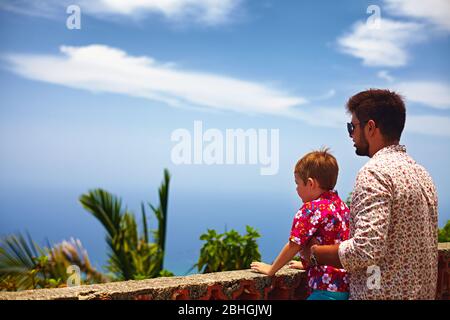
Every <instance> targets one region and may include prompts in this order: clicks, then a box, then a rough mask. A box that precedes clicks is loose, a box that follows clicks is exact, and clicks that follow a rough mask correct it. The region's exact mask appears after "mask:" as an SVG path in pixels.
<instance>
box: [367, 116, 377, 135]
mask: <svg viewBox="0 0 450 320" xmlns="http://www.w3.org/2000/svg"><path fill="white" fill-rule="evenodd" d="M366 127H367V129H368V131H369V135H371V136H372V135H374V134H375V129H376V128H377V124H376V123H375V121H373V120H369V121H367V124H366Z"/></svg>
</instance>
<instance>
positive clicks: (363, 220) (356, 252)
mask: <svg viewBox="0 0 450 320" xmlns="http://www.w3.org/2000/svg"><path fill="white" fill-rule="evenodd" d="M354 195H358V197H357V198H358V200H357V201H353V202H352V210H354V211H355V212H356V216H355V224H354V226H355V228H354V230H353V231H352V234H353V236H352V238H351V239H349V240H345V241H343V242H341V243H340V244H336V245H329V246H312V247H311V250H312V252H314V254H315V257H316V260H317V263H318V264H320V265H331V266H334V267H339V268H343V269H346V270H347V271H350V272H352V271H354V270H359V269H362V268H367V267H369V266H370V265H376V264H378V262H379V260H380V259H381V258H382V257H383V255H384V254H385V252H386V239H387V234H388V229H389V223H390V213H391V205H392V202H391V201H392V193H391V191H390V186H389V182H388V181H387V180H386V178H385V177H384V176H383V175H382V174H381V173H379V172H375V171H372V170H365V171H363V172H361V173H360V175H358V178H357V181H356V185H355V192H354Z"/></svg>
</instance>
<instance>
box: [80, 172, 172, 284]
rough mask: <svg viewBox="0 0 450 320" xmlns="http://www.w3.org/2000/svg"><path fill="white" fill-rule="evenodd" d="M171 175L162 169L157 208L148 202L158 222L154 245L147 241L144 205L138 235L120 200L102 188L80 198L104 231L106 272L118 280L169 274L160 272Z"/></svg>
mask: <svg viewBox="0 0 450 320" xmlns="http://www.w3.org/2000/svg"><path fill="white" fill-rule="evenodd" d="M169 182H170V174H169V172H168V170H167V169H165V170H164V180H163V182H162V184H161V187H160V188H159V201H160V203H159V206H158V207H157V208H155V207H154V206H153V205H151V204H150V203H148V205H149V207H150V208H151V209H152V211H153V212H154V214H155V216H156V218H157V220H158V229H157V230H155V231H154V232H153V236H154V240H155V243H153V242H150V239H149V234H148V225H147V218H146V212H145V206H144V203H141V212H142V224H143V232H142V234H141V235H139V232H138V229H137V223H136V220H135V217H134V215H133V213H132V212H130V211H128V209H126V208H125V209H123V208H122V201H121V200H120V199H119V198H117V197H116V196H114V195H112V194H110V193H109V192H107V191H105V190H103V189H94V190H90V191H89V192H88V193H87V194H83V195H81V197H80V199H79V200H80V202H81V204H82V205H83V207H84V208H85V209H86V210H87V211H89V212H90V213H91V214H92V215H93V216H94V217H96V218H97V220H99V221H100V223H101V224H102V225H103V227H104V228H105V230H106V233H107V234H106V242H107V244H108V247H109V251H110V252H109V260H108V267H107V269H108V270H109V271H110V272H112V273H113V275H114V276H115V278H116V279H117V280H129V279H143V278H154V277H157V276H160V275H171V273H170V272H168V271H166V270H164V269H163V260H164V250H165V238H166V225H167V203H168V194H169Z"/></svg>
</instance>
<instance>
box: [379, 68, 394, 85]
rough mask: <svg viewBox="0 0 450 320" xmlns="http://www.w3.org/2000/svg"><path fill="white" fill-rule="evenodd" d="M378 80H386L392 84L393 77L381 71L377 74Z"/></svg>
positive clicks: (387, 72)
mask: <svg viewBox="0 0 450 320" xmlns="http://www.w3.org/2000/svg"><path fill="white" fill-rule="evenodd" d="M377 76H378V78H380V79H383V80H386V81H388V82H393V81H394V77H393V76H391V75H390V73H389V71H386V70H381V71H379V72H378V73H377Z"/></svg>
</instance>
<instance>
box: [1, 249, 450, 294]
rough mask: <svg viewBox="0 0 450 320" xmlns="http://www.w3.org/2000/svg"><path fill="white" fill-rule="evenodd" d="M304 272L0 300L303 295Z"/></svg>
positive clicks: (444, 284)
mask: <svg viewBox="0 0 450 320" xmlns="http://www.w3.org/2000/svg"><path fill="white" fill-rule="evenodd" d="M438 272H439V277H438V290H437V293H436V298H437V299H446V300H448V299H450V243H440V244H439V270H438ZM305 298H306V274H305V272H304V271H302V270H294V269H289V268H287V267H284V268H282V269H281V270H280V271H279V272H277V274H276V275H275V276H273V277H268V276H266V275H262V274H260V273H256V272H253V271H251V270H249V269H247V270H238V271H226V272H217V273H208V274H194V275H190V276H184V277H165V278H155V279H147V280H139V281H122V282H111V283H104V284H95V285H84V286H78V287H67V288H58V289H38V290H26V291H19V292H0V300H30V299H31V300H91V299H98V300H116V299H122V300H130V299H132V300H179V299H180V300H197V299H201V300H215V299H222V300H239V299H241V300H260V299H264V300H267V299H270V300H272V299H305Z"/></svg>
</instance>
